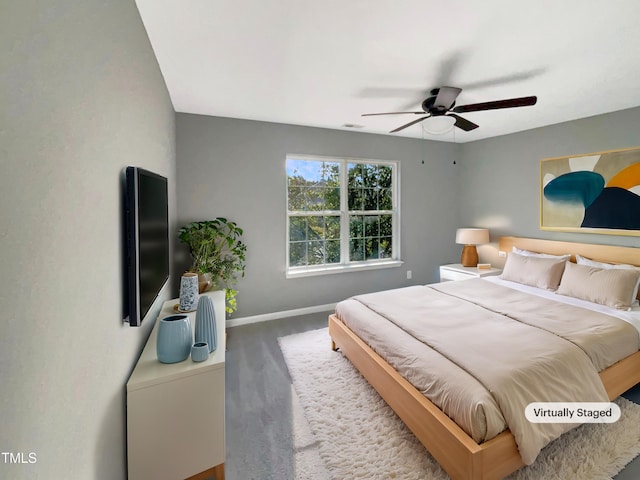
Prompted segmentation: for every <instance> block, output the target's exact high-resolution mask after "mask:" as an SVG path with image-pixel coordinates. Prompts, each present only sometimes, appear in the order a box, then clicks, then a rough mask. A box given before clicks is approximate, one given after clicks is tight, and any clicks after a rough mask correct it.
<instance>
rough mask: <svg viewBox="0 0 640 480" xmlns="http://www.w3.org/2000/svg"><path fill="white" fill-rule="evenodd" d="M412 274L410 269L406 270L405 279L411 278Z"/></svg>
mask: <svg viewBox="0 0 640 480" xmlns="http://www.w3.org/2000/svg"><path fill="white" fill-rule="evenodd" d="M412 276H413V274H412V273H411V270H407V280H411V277H412Z"/></svg>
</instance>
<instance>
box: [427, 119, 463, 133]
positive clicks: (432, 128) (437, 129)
mask: <svg viewBox="0 0 640 480" xmlns="http://www.w3.org/2000/svg"><path fill="white" fill-rule="evenodd" d="M455 123H456V119H455V118H454V117H449V116H447V115H437V116H434V117H429V118H427V119H426V120H425V121H424V122H422V128H424V129H425V131H427V132H428V133H431V134H432V135H444V134H445V133H447V132H449V131H451V130H452V129H453V125H454V124H455Z"/></svg>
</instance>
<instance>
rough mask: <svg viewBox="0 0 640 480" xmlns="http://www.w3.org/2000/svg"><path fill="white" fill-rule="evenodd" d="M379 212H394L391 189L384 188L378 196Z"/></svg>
mask: <svg viewBox="0 0 640 480" xmlns="http://www.w3.org/2000/svg"><path fill="white" fill-rule="evenodd" d="M378 205H379V207H378V208H379V210H393V200H392V197H391V189H390V188H383V189H381V190H380V193H379V195H378Z"/></svg>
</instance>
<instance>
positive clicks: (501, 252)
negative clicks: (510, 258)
mask: <svg viewBox="0 0 640 480" xmlns="http://www.w3.org/2000/svg"><path fill="white" fill-rule="evenodd" d="M498 256H499V257H502V258H504V257H506V256H507V252H503V251H502V250H498Z"/></svg>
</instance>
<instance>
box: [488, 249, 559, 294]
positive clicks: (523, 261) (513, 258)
mask: <svg viewBox="0 0 640 480" xmlns="http://www.w3.org/2000/svg"><path fill="white" fill-rule="evenodd" d="M565 263H567V261H566V260H564V259H560V258H543V257H534V256H526V255H519V254H517V253H510V254H509V255H508V256H507V261H506V263H505V265H504V269H503V270H502V275H500V278H502V279H503V280H509V281H511V282H517V283H522V284H523V285H530V286H532V287H537V288H544V289H546V290H552V291H553V290H556V289H557V288H558V284H559V283H560V279H561V278H562V272H563V271H564V265H565Z"/></svg>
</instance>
